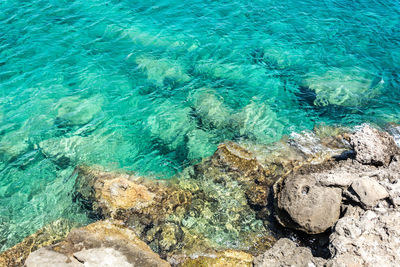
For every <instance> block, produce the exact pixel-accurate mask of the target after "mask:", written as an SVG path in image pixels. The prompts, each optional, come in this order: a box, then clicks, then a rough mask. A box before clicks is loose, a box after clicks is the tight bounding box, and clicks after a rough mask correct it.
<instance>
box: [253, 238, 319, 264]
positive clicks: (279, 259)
mask: <svg viewBox="0 0 400 267" xmlns="http://www.w3.org/2000/svg"><path fill="white" fill-rule="evenodd" d="M324 263H325V260H324V259H322V258H317V257H314V256H313V255H312V253H311V250H310V249H309V248H305V247H299V246H297V245H296V243H294V242H293V241H291V240H289V239H287V238H281V239H279V240H278V241H277V242H276V243H275V245H274V246H273V247H272V248H271V249H269V250H267V251H266V252H265V253H264V254H262V255H260V256H258V257H257V258H255V259H254V266H255V267H286V266H287V267H290V266H296V267H310V266H323V265H324Z"/></svg>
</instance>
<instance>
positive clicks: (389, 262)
mask: <svg viewBox="0 0 400 267" xmlns="http://www.w3.org/2000/svg"><path fill="white" fill-rule="evenodd" d="M399 225H400V212H399V211H398V210H383V211H382V212H378V211H371V210H369V211H365V212H363V213H362V214H361V215H359V216H345V217H343V218H341V219H340V220H339V221H338V222H337V224H336V225H335V228H334V232H333V233H332V234H331V236H330V250H331V253H332V256H333V258H332V259H331V260H329V263H328V266H360V267H361V266H397V265H398V263H399V262H400V227H399Z"/></svg>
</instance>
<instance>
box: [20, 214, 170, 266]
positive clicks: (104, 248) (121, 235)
mask: <svg viewBox="0 0 400 267" xmlns="http://www.w3.org/2000/svg"><path fill="white" fill-rule="evenodd" d="M25 266H26V267H44V266H49V267H50V266H60V267H63V266H66V267H67V266H71V267H75V266H76V267H79V266H137V267H141V266H160V267H161V266H165V267H166V266H170V265H169V263H167V262H166V261H164V260H162V259H161V258H160V257H159V256H158V255H157V254H156V253H154V252H153V251H152V250H151V249H150V248H149V247H148V246H147V245H146V244H145V243H144V242H143V241H141V240H140V239H139V238H138V237H137V235H136V234H135V233H134V232H133V231H131V230H129V229H127V228H124V227H121V226H118V225H116V224H114V223H112V222H110V221H99V222H96V223H93V224H90V225H88V226H86V227H83V228H78V229H75V230H72V231H71V232H70V233H69V234H68V236H67V238H66V239H65V240H64V241H62V242H60V243H57V244H55V245H53V246H49V247H43V248H40V249H39V250H36V251H35V252H33V253H31V254H30V255H29V256H28V258H27V259H26V261H25Z"/></svg>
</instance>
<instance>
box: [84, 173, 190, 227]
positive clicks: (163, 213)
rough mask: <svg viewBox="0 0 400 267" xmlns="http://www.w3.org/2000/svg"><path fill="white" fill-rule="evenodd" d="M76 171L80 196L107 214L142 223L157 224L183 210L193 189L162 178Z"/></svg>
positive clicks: (106, 215) (95, 208)
mask: <svg viewBox="0 0 400 267" xmlns="http://www.w3.org/2000/svg"><path fill="white" fill-rule="evenodd" d="M77 172H78V180H77V185H76V189H77V191H78V192H79V193H80V196H81V197H82V198H83V199H85V200H88V201H89V202H90V203H92V206H93V209H94V210H98V211H99V212H100V213H101V214H102V215H103V216H105V217H111V218H115V219H119V220H123V221H129V220H131V219H132V218H135V219H139V221H140V222H141V223H143V224H155V223H157V222H160V221H163V220H165V218H167V217H168V216H169V215H171V214H175V215H176V214H177V213H182V212H184V211H185V207H186V206H187V205H188V204H189V203H190V200H191V194H190V192H188V191H185V190H182V189H180V188H177V187H175V186H173V185H171V184H169V185H168V184H166V183H165V182H163V181H156V180H150V179H144V178H142V177H138V176H135V175H133V174H128V173H119V172H105V171H102V170H99V169H96V168H89V167H85V166H81V167H79V168H78V169H77Z"/></svg>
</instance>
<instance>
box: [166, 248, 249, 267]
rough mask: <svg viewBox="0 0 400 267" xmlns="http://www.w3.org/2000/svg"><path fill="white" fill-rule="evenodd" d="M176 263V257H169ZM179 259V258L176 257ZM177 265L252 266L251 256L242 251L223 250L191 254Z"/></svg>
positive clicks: (189, 266) (182, 266) (191, 266)
mask: <svg viewBox="0 0 400 267" xmlns="http://www.w3.org/2000/svg"><path fill="white" fill-rule="evenodd" d="M171 260H172V261H175V262H176V263H177V259H176V258H175V259H171ZM178 261H179V259H178ZM176 265H177V266H179V267H198V266H208V267H225V266H230V267H252V266H253V256H252V255H250V254H248V253H245V252H243V251H237V250H225V251H221V252H216V253H208V254H200V255H191V256H189V257H186V256H185V257H184V259H183V260H181V262H179V263H177V264H176Z"/></svg>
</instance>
